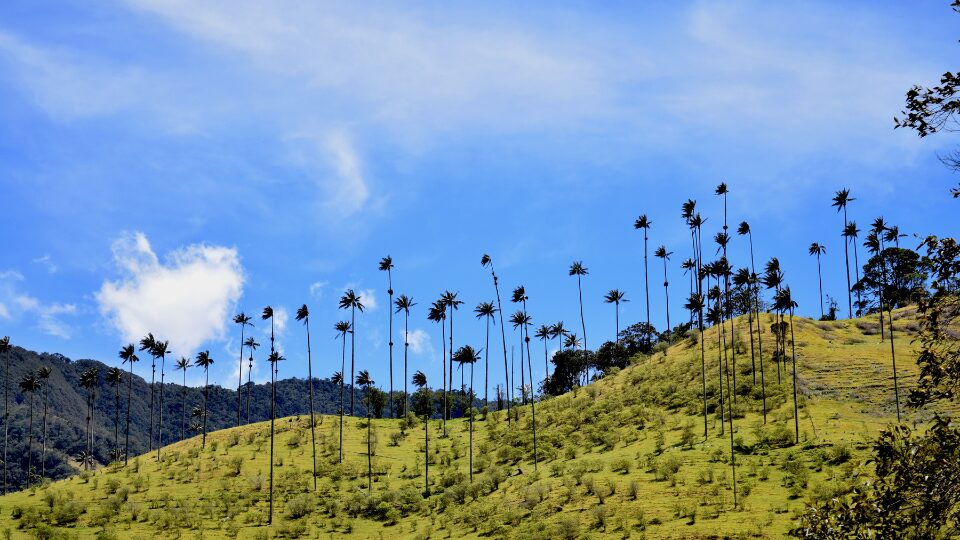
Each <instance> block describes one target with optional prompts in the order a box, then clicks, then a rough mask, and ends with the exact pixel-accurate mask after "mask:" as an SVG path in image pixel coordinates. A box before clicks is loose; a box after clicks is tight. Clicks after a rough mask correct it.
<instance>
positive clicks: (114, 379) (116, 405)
mask: <svg viewBox="0 0 960 540" xmlns="http://www.w3.org/2000/svg"><path fill="white" fill-rule="evenodd" d="M107 384H109V385H110V388H113V452H112V456H111V457H112V458H113V459H114V460H118V459H119V457H120V386H122V385H123V370H122V369H120V368H118V367H112V368H110V369H108V370H107Z"/></svg>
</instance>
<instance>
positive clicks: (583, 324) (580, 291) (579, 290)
mask: <svg viewBox="0 0 960 540" xmlns="http://www.w3.org/2000/svg"><path fill="white" fill-rule="evenodd" d="M577 293H578V294H579V295H580V328H581V329H582V330H583V350H584V351H586V350H588V349H587V323H586V320H585V319H584V318H583V287H582V286H581V284H580V274H577ZM521 354H522V351H521ZM586 372H587V376H586V384H590V368H589V367H587V368H586Z"/></svg>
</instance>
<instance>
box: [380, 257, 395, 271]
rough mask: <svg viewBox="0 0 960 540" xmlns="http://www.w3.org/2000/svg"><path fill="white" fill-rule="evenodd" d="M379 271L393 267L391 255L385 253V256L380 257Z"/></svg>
mask: <svg viewBox="0 0 960 540" xmlns="http://www.w3.org/2000/svg"><path fill="white" fill-rule="evenodd" d="M379 268H380V271H381V272H386V271H388V270H390V269H391V268H393V257H391V256H389V255H387V256H386V257H384V258H382V259H380V266H379Z"/></svg>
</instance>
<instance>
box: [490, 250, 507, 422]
mask: <svg viewBox="0 0 960 540" xmlns="http://www.w3.org/2000/svg"><path fill="white" fill-rule="evenodd" d="M490 275H492V276H493V288H494V290H496V292H497V313H499V314H500V340H501V341H502V342H503V378H504V379H505V380H506V383H507V384H506V386H505V388H506V392H507V426H508V427H509V426H510V425H511V422H512V420H511V418H510V401H511V398H510V393H511V391H510V366H509V365H508V363H507V331H506V329H505V328H504V326H503V306H502V305H500V285H499V283H498V281H497V274H496V273H495V272H494V271H493V263H490Z"/></svg>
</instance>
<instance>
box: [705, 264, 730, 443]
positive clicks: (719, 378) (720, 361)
mask: <svg viewBox="0 0 960 540" xmlns="http://www.w3.org/2000/svg"><path fill="white" fill-rule="evenodd" d="M707 290H710V283H709V282H708V283H707ZM719 312H720V299H717V313H719ZM722 328H723V321H722V320H721V321H720V324H717V325H716V330H717V383H718V385H719V387H720V407H719V408H720V435H723V431H724V427H723V416H724V414H725V413H724V411H723V407H724V403H723V343H722V341H721V338H722V336H721V329H722ZM727 399H730V397H729V396H728V397H727Z"/></svg>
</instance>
